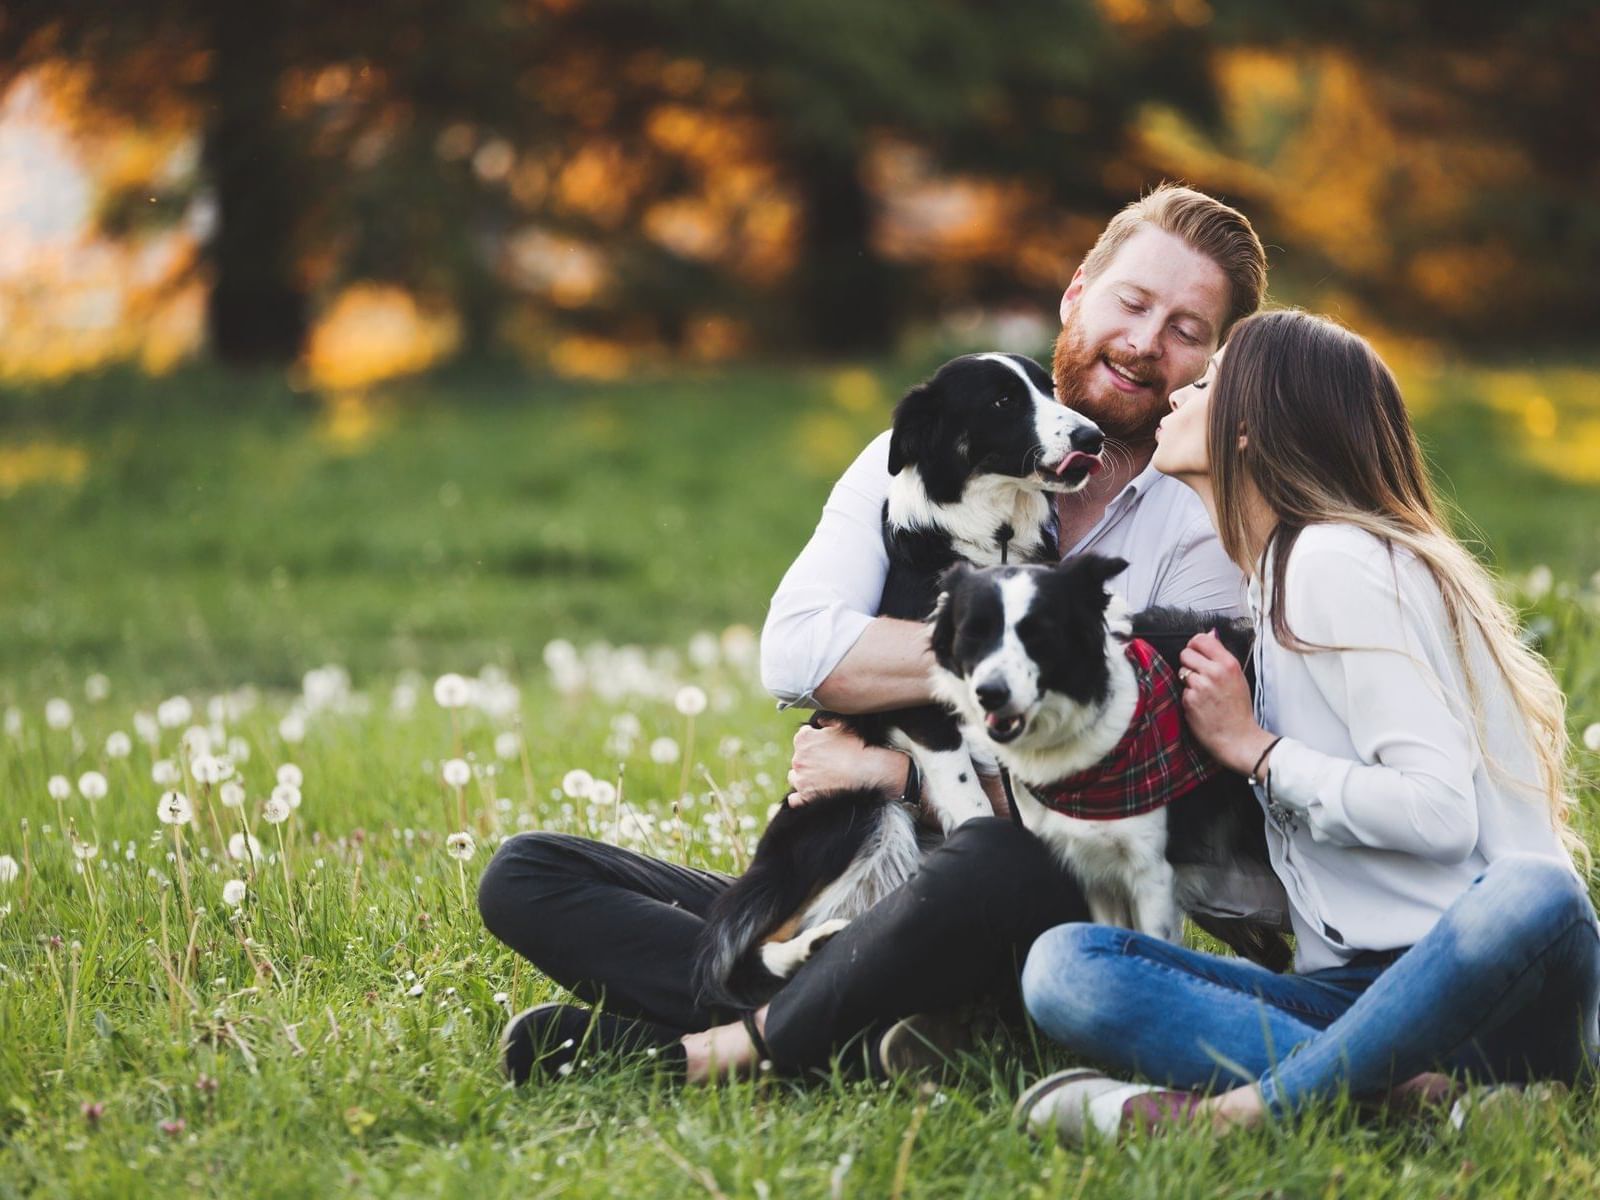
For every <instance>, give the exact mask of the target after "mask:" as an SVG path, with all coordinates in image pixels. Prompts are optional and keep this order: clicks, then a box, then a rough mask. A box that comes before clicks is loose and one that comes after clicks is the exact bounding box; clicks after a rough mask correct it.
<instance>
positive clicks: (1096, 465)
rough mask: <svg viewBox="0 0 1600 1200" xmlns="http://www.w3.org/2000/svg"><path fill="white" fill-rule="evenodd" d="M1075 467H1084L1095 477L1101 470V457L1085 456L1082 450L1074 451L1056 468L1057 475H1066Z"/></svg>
mask: <svg viewBox="0 0 1600 1200" xmlns="http://www.w3.org/2000/svg"><path fill="white" fill-rule="evenodd" d="M1073 467H1084V468H1086V469H1087V470H1088V472H1089V474H1091V475H1093V474H1094V473H1095V472H1096V471H1098V470H1099V469H1100V456H1099V455H1098V454H1085V453H1084V452H1083V451H1082V450H1074V451H1072V453H1070V454H1068V455H1067V456H1066V457H1065V458H1063V459H1062V460H1061V462H1060V463H1059V464H1057V466H1056V474H1057V475H1065V474H1066V473H1067V472H1068V471H1070V470H1072V468H1073Z"/></svg>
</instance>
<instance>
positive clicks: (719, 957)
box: [693, 791, 915, 1009]
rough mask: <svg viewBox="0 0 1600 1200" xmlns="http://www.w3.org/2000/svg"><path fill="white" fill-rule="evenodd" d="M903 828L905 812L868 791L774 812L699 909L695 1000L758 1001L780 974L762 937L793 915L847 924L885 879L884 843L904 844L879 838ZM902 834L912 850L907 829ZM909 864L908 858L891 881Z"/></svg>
mask: <svg viewBox="0 0 1600 1200" xmlns="http://www.w3.org/2000/svg"><path fill="white" fill-rule="evenodd" d="M902 824H903V825H905V826H906V829H907V830H908V831H910V830H911V828H912V826H911V820H910V817H909V814H906V813H904V811H903V810H901V809H900V808H899V807H898V806H897V805H893V804H890V803H889V802H887V801H885V800H884V799H883V797H882V796H881V795H879V794H878V793H876V792H859V791H847V792H836V793H834V794H832V795H830V796H826V797H821V798H819V799H817V800H815V801H813V802H811V803H810V804H807V805H805V806H804V807H801V808H791V807H789V806H788V805H787V804H785V805H784V806H783V807H782V808H780V809H779V810H778V811H777V813H775V814H774V815H773V818H772V821H771V823H770V824H769V825H768V826H767V828H766V831H765V832H764V833H763V834H762V835H761V841H760V842H759V843H758V844H757V846H756V852H755V856H754V857H753V858H752V860H751V862H750V867H749V869H748V870H746V871H745V873H744V874H743V875H741V876H740V877H739V878H738V879H736V880H734V882H733V883H732V884H731V885H730V886H729V887H728V889H727V890H726V891H725V892H723V893H722V895H720V896H718V897H717V899H716V900H715V901H714V902H713V903H712V905H711V908H710V909H709V911H708V912H707V913H706V921H705V926H704V928H703V929H702V930H701V932H700V935H699V938H698V940H697V943H696V946H695V954H694V966H693V984H694V989H695V994H696V997H697V999H698V1000H699V1002H700V1003H701V1004H702V1005H705V1006H707V1007H712V1008H728V1009H749V1008H757V1007H759V1006H760V1005H762V1004H764V1003H765V1002H766V1001H767V1000H768V999H769V998H770V997H771V996H772V994H773V993H774V992H776V991H777V989H778V987H779V985H780V984H781V983H782V980H781V979H780V978H779V977H778V976H776V975H774V974H773V973H772V972H771V971H770V970H768V969H767V967H766V965H765V964H764V963H763V962H762V959H761V943H762V942H763V941H764V940H765V939H766V938H767V937H768V936H769V935H771V934H772V933H773V932H774V931H776V930H777V929H779V928H780V927H782V926H783V925H784V924H785V923H787V922H791V921H794V920H795V919H796V918H798V917H802V916H804V918H805V920H806V924H808V925H809V924H816V923H819V922H820V921H822V920H827V919H829V918H830V917H843V918H845V919H847V920H848V919H850V918H853V917H855V916H858V915H860V913H861V912H864V911H866V909H867V908H869V907H871V904H872V903H874V902H875V901H876V900H877V899H878V898H879V897H878V895H877V894H875V893H876V892H877V891H879V890H880V889H881V887H882V885H883V884H884V883H886V882H888V881H887V880H886V879H885V878H884V875H885V870H884V864H883V863H882V862H880V861H878V860H880V859H882V858H883V857H884V846H885V843H888V842H892V843H894V844H895V845H896V846H898V845H899V844H900V843H902V842H903V841H904V838H903V837H899V836H885V835H887V834H890V830H891V827H898V826H899V825H902ZM910 837H911V843H912V846H913V854H914V853H915V833H914V832H911V833H910ZM874 868H877V869H874ZM913 870H915V860H914V859H913V861H912V863H911V866H910V867H909V869H907V870H905V871H904V873H903V874H902V875H901V876H900V878H899V879H898V882H897V883H896V884H895V886H898V883H903V882H904V881H905V878H908V877H909V875H910V872H911V871H913ZM846 893H848V894H846ZM824 909H826V911H824ZM801 931H802V929H798V928H797V929H796V932H797V933H798V932H801Z"/></svg>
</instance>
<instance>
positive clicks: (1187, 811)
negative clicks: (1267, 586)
mask: <svg viewBox="0 0 1600 1200" xmlns="http://www.w3.org/2000/svg"><path fill="white" fill-rule="evenodd" d="M1126 566H1127V563H1126V562H1124V561H1123V560H1122V559H1120V558H1107V557H1104V556H1102V555H1098V554H1085V555H1081V556H1078V557H1076V558H1072V559H1069V560H1067V561H1065V562H1063V563H1061V564H1059V565H1058V566H1055V567H1048V568H1047V567H1038V566H1020V567H1002V568H999V569H993V570H981V571H975V570H971V569H969V568H966V567H963V566H959V565H958V566H956V567H953V568H951V570H950V571H949V572H947V573H946V575H945V578H944V583H943V587H944V590H943V593H942V594H941V596H940V598H939V604H938V610H937V613H936V616H935V618H934V630H933V651H934V656H935V658H936V660H937V663H938V666H937V668H936V670H935V673H934V675H935V680H934V687H935V691H936V692H937V694H938V695H939V696H940V698H941V699H943V700H944V701H945V702H946V703H947V704H949V705H950V707H951V708H952V709H953V710H955V711H956V712H957V713H959V714H960V715H961V718H962V721H963V725H964V728H965V729H966V731H967V735H968V737H970V738H972V739H973V740H974V742H975V744H979V745H981V744H982V743H983V742H987V743H988V745H989V747H990V748H991V749H992V752H993V754H994V756H995V758H997V759H998V760H999V761H1000V763H1001V764H1002V765H1003V766H1005V767H1006V768H1008V769H1009V770H1010V773H1011V777H1012V780H1013V782H1014V783H1015V784H1017V785H1020V786H1016V787H1014V789H1013V793H1014V796H1015V804H1016V806H1017V811H1018V813H1019V815H1020V816H1021V818H1022V821H1023V823H1024V824H1025V825H1027V827H1028V828H1029V829H1030V830H1032V831H1033V832H1034V833H1035V834H1036V835H1037V836H1038V837H1040V838H1041V839H1042V840H1043V841H1044V842H1045V843H1046V844H1047V845H1048V846H1049V847H1050V849H1051V851H1052V852H1053V853H1054V854H1055V855H1056V857H1057V859H1058V860H1059V861H1060V862H1062V863H1063V864H1064V865H1065V866H1066V867H1067V868H1068V869H1069V870H1070V871H1071V873H1072V875H1073V876H1074V877H1075V878H1076V879H1077V880H1078V881H1079V882H1080V884H1081V885H1082V886H1083V889H1084V893H1085V898H1086V899H1087V900H1088V903H1089V911H1090V914H1091V916H1092V917H1093V919H1094V920H1095V921H1096V922H1098V923H1101V924H1110V925H1121V926H1124V927H1127V928H1133V929H1137V930H1140V931H1141V932H1144V933H1148V934H1151V935H1153V936H1156V937H1160V938H1164V939H1166V940H1168V941H1175V940H1177V938H1178V936H1179V934H1180V932H1181V930H1182V920H1183V913H1184V911H1185V910H1187V911H1188V912H1189V913H1190V914H1191V916H1193V917H1194V919H1195V921H1196V924H1198V925H1200V927H1201V928H1203V929H1205V930H1206V931H1207V932H1209V933H1211V934H1212V935H1213V936H1214V937H1217V938H1218V939H1219V940H1221V941H1223V942H1226V943H1227V944H1228V945H1230V946H1232V947H1233V948H1234V949H1235V950H1236V951H1238V952H1239V953H1240V954H1242V955H1244V956H1245V957H1248V958H1251V959H1254V960H1255V961H1257V962H1260V963H1262V964H1263V965H1265V966H1269V967H1271V968H1272V969H1274V970H1282V969H1284V968H1285V967H1286V966H1287V965H1288V961H1289V950H1288V946H1287V944H1286V943H1285V942H1284V941H1283V939H1282V937H1281V936H1279V935H1278V934H1277V933H1276V932H1275V931H1273V930H1271V929H1270V928H1268V927H1266V926H1263V925H1262V924H1259V923H1256V922H1251V921H1249V920H1244V919H1230V918H1219V917H1215V916H1212V917H1208V916H1206V915H1205V914H1204V912H1203V911H1200V912H1198V913H1197V910H1203V903H1202V902H1203V899H1204V896H1205V887H1206V884H1208V883H1211V882H1213V881H1214V880H1216V879H1217V878H1219V877H1221V876H1228V875H1233V876H1242V875H1251V874H1259V873H1260V870H1261V869H1262V868H1264V867H1265V865H1266V863H1267V847H1266V835H1265V832H1264V824H1263V817H1262V813H1261V809H1260V806H1259V805H1258V803H1257V802H1256V798H1255V796H1254V794H1253V793H1252V792H1251V791H1250V788H1249V785H1248V784H1247V783H1246V781H1245V779H1244V777H1243V776H1240V775H1236V774H1234V773H1233V772H1231V771H1228V770H1225V769H1224V768H1222V767H1221V766H1220V764H1218V763H1216V761H1215V760H1214V759H1212V758H1211V757H1210V755H1208V754H1207V753H1206V752H1205V750H1204V749H1203V748H1202V747H1200V745H1199V743H1198V742H1196V741H1195V740H1194V739H1193V738H1192V736H1191V735H1190V734H1189V732H1188V730H1187V728H1186V727H1185V726H1184V724H1183V721H1182V711H1183V708H1182V698H1181V695H1180V694H1179V687H1180V685H1179V681H1178V678H1177V666H1178V655H1179V654H1180V652H1181V651H1182V649H1183V647H1184V645H1185V644H1186V643H1187V641H1188V639H1189V638H1190V637H1191V636H1192V635H1193V634H1195V633H1196V632H1198V631H1200V630H1203V629H1211V628H1215V629H1216V630H1217V634H1218V636H1219V637H1220V638H1221V639H1222V640H1223V644H1224V645H1225V646H1227V648H1228V649H1229V650H1230V651H1231V652H1232V653H1233V654H1234V655H1235V656H1236V657H1237V658H1239V659H1240V661H1241V662H1243V663H1248V662H1249V655H1250V645H1251V636H1252V635H1251V631H1250V627H1249V625H1248V623H1245V622H1237V621H1228V620H1225V619H1219V618H1217V617H1216V616H1215V615H1214V614H1209V615H1208V614H1200V613H1192V612H1185V611H1182V610H1177V609H1150V610H1146V611H1145V612H1142V613H1139V614H1137V615H1136V616H1132V617H1130V616H1129V614H1128V612H1127V608H1126V606H1125V605H1123V603H1122V601H1121V597H1119V596H1115V595H1113V594H1112V593H1110V592H1108V591H1107V588H1106V584H1107V582H1108V581H1109V580H1111V579H1112V578H1114V577H1115V576H1116V575H1117V574H1118V573H1119V572H1120V571H1122V570H1123V568H1124V567H1126Z"/></svg>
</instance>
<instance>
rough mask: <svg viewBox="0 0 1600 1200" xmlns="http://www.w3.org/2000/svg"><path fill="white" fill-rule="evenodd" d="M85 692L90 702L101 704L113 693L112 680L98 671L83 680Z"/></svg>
mask: <svg viewBox="0 0 1600 1200" xmlns="http://www.w3.org/2000/svg"><path fill="white" fill-rule="evenodd" d="M83 694H84V696H85V698H87V699H88V701H89V703H90V704H99V703H100V702H101V701H102V700H104V699H105V698H106V697H107V696H109V695H111V680H109V679H107V678H106V677H105V676H104V675H102V674H101V673H100V672H98V671H96V672H95V673H94V674H93V675H91V676H89V678H87V679H85V680H84V681H83Z"/></svg>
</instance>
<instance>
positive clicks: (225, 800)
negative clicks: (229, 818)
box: [217, 779, 244, 808]
mask: <svg viewBox="0 0 1600 1200" xmlns="http://www.w3.org/2000/svg"><path fill="white" fill-rule="evenodd" d="M217 798H218V799H219V800H221V801H222V805H223V807H224V808H243V807H244V785H243V784H241V783H239V782H237V781H236V780H232V779H230V780H228V782H227V783H224V784H223V785H222V788H221V790H219V791H218V792H217Z"/></svg>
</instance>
